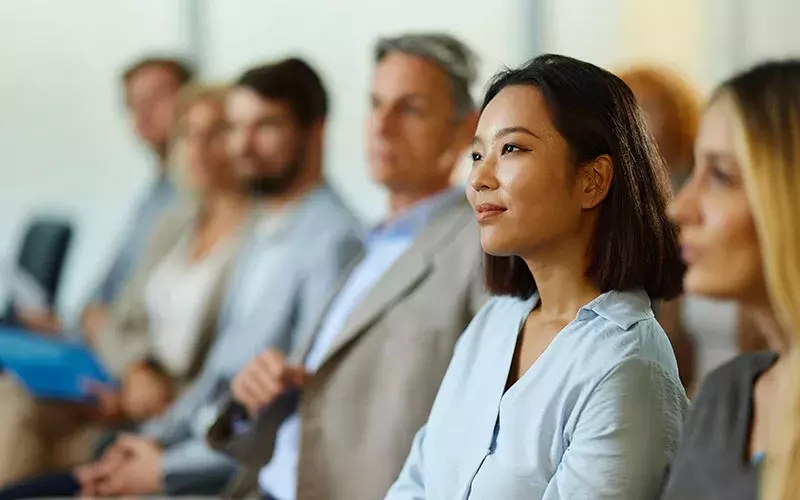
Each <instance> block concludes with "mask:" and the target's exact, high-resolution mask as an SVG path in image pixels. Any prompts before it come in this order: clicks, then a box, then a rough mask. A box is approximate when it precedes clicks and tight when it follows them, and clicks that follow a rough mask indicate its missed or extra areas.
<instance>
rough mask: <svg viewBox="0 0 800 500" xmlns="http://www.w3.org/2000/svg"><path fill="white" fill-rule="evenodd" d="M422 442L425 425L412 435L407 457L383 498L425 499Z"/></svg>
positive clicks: (423, 440) (388, 499)
mask: <svg viewBox="0 0 800 500" xmlns="http://www.w3.org/2000/svg"><path fill="white" fill-rule="evenodd" d="M424 442H425V427H422V428H421V429H420V430H419V431H418V432H417V435H416V436H414V441H413V442H412V444H411V452H410V453H409V455H408V459H406V463H405V465H404V466H403V470H402V471H401V472H400V476H399V477H398V478H397V481H396V482H395V483H394V485H393V486H392V487H391V489H390V490H389V493H387V495H386V499H385V500H425V474H424V472H423V471H424V468H423V463H424V458H425V457H424V455H423V452H422V450H423V444H424Z"/></svg>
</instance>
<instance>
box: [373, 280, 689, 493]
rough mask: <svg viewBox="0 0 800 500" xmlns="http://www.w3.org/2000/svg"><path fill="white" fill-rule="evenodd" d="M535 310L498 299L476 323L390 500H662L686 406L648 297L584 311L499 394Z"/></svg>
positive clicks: (603, 301) (601, 302) (612, 298)
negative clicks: (531, 314)
mask: <svg viewBox="0 0 800 500" xmlns="http://www.w3.org/2000/svg"><path fill="white" fill-rule="evenodd" d="M537 302H538V296H537V295H536V294H534V297H532V298H531V299H529V300H526V301H523V300H517V299H513V298H508V297H505V298H495V299H494V300H492V302H490V303H489V304H487V305H486V306H485V307H484V309H483V310H482V311H481V312H480V313H479V314H478V315H477V316H476V317H475V319H474V320H473V321H472V323H471V324H470V326H469V328H468V329H467V331H466V332H465V333H464V336H463V337H462V338H461V340H460V341H459V345H458V346H457V348H456V352H455V354H454V357H453V360H452V362H451V365H450V367H449V368H448V371H447V374H446V376H445V378H444V381H443V382H442V385H441V387H440V389H439V393H438V395H437V397H436V402H435V403H434V406H433V409H432V410H431V414H430V417H429V419H428V423H427V424H426V426H425V427H423V428H422V429H421V430H420V431H419V433H418V434H417V436H416V437H415V439H414V444H413V445H412V449H411V453H410V455H409V457H408V460H407V462H406V465H405V466H404V468H403V471H402V472H401V473H400V477H399V479H398V480H397V482H396V483H395V485H394V486H393V487H392V488H391V490H390V491H389V493H388V495H387V497H386V498H387V500H456V499H462V500H466V499H470V500H497V499H503V500H522V499H525V500H530V499H545V500H557V499H592V500H604V499H608V500H612V499H613V500H649V499H656V498H658V494H659V489H660V487H661V484H662V480H663V476H664V473H665V471H666V468H667V464H668V463H669V461H670V459H671V458H672V456H673V453H674V450H675V448H676V443H677V441H678V438H679V434H680V430H681V423H682V419H683V414H684V412H685V411H686V407H687V400H686V395H685V393H684V391H683V388H682V386H681V384H680V381H679V379H678V369H677V364H676V362H675V356H674V354H673V351H672V347H671V346H670V343H669V340H668V339H667V336H666V334H665V333H664V331H663V330H662V329H661V327H660V326H659V324H658V323H657V322H656V320H655V318H654V316H653V312H652V310H651V308H650V300H649V298H648V297H647V295H646V294H645V293H644V292H615V291H612V292H608V293H605V294H603V295H601V296H599V297H598V298H596V299H595V300H593V301H592V302H590V303H589V304H587V305H585V306H584V307H583V308H581V310H580V312H579V313H578V315H577V317H576V318H575V319H574V320H573V321H572V322H571V323H569V324H568V325H567V326H566V327H565V328H564V329H563V330H562V331H561V332H559V333H558V335H557V336H556V337H555V338H554V339H553V341H552V343H551V344H550V346H549V347H548V348H547V349H546V350H545V351H544V352H543V353H542V355H541V356H540V357H539V358H538V359H537V360H536V362H535V363H534V364H533V365H532V366H531V367H530V368H529V369H528V371H527V372H526V373H525V374H524V375H523V376H522V377H521V378H520V379H519V380H518V381H517V382H516V383H515V384H513V385H512V386H511V387H510V388H509V389H508V390H507V391H506V390H505V385H506V380H507V378H508V372H509V369H510V366H511V362H512V359H513V356H514V349H515V346H516V343H517V337H518V334H519V332H520V329H521V328H522V325H523V324H524V321H525V319H526V317H527V316H528V314H529V313H530V311H531V310H532V308H533V307H534V306H535V305H536V304H537ZM365 473H368V471H365Z"/></svg>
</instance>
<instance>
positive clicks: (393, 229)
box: [259, 187, 464, 500]
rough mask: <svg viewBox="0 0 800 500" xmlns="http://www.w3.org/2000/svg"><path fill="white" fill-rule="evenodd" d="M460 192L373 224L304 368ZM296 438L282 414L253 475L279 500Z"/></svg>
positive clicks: (290, 484)
mask: <svg viewBox="0 0 800 500" xmlns="http://www.w3.org/2000/svg"><path fill="white" fill-rule="evenodd" d="M457 196H462V197H463V196H464V189H463V188H462V187H458V188H453V189H451V190H447V191H445V192H443V193H440V194H438V195H436V196H434V197H431V198H429V199H427V200H425V201H423V202H421V203H419V204H417V205H416V206H414V207H413V208H411V209H410V210H408V211H406V212H405V213H403V214H401V215H400V216H398V217H397V218H395V219H394V220H391V221H389V222H387V223H386V224H384V225H382V226H379V227H377V228H376V229H374V230H373V231H372V232H371V233H370V234H369V235H368V238H367V241H366V253H365V255H364V258H363V259H362V260H361V262H359V264H358V265H357V266H356V268H355V269H354V270H353V272H352V273H351V274H350V276H349V277H348V279H347V282H346V283H345V285H344V287H343V288H342V289H341V291H340V292H339V293H338V294H337V296H336V298H335V299H334V300H333V302H332V303H331V305H330V307H329V308H328V311H327V313H326V314H325V317H324V319H323V321H322V323H321V326H320V329H319V331H318V332H317V335H316V336H315V338H314V342H313V345H312V346H311V350H310V351H309V353H308V356H307V357H306V361H305V367H306V370H307V371H308V372H311V373H313V372H315V371H316V370H317V369H318V368H319V366H320V364H321V363H322V361H323V360H324V358H325V355H326V354H327V352H328V349H330V347H331V344H332V343H333V341H334V340H335V339H336V336H337V335H338V334H339V332H340V331H341V330H342V328H343V327H344V324H345V322H346V321H347V318H348V317H349V316H350V313H351V312H352V311H353V309H354V308H355V307H356V306H357V305H358V304H359V303H360V302H361V300H362V299H363V298H364V297H365V296H366V295H367V294H368V293H369V291H370V289H371V288H372V287H373V286H374V285H375V283H376V282H377V281H378V280H379V279H380V277H381V276H382V275H383V274H384V273H385V272H386V271H387V270H388V269H389V267H391V265H392V264H393V263H394V262H395V261H396V260H397V259H398V257H400V256H401V255H402V254H403V252H405V251H406V250H407V249H408V247H410V246H411V244H412V243H413V242H414V238H415V237H416V236H417V235H418V234H419V232H420V231H421V230H422V229H423V228H424V227H425V226H426V225H427V223H428V222H429V221H430V219H431V218H432V217H433V216H435V215H436V214H437V212H438V211H439V210H440V209H441V208H442V207H443V206H445V205H447V204H448V202H449V201H450V200H452V199H453V198H455V197H457ZM299 443H300V418H299V415H298V414H297V413H295V414H293V415H291V416H290V417H289V418H287V419H286V420H285V421H284V422H283V424H281V426H280V428H279V429H278V434H277V436H276V439H275V452H274V454H273V456H272V460H271V461H270V463H269V464H267V465H266V466H264V467H263V468H262V469H261V472H260V474H259V486H260V488H261V489H262V490H263V491H265V492H268V493H269V494H270V495H272V496H273V497H275V498H277V499H279V500H294V498H295V496H296V489H297V460H298V452H299Z"/></svg>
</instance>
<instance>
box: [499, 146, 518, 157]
mask: <svg viewBox="0 0 800 500" xmlns="http://www.w3.org/2000/svg"><path fill="white" fill-rule="evenodd" d="M520 150H521V148H520V147H519V146H515V145H513V144H505V145H503V150H502V154H504V155H507V154H509V153H513V152H515V151H520Z"/></svg>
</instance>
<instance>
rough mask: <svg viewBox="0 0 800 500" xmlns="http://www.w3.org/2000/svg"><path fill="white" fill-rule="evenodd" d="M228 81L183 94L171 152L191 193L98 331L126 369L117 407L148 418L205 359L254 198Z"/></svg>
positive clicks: (103, 350)
mask: <svg viewBox="0 0 800 500" xmlns="http://www.w3.org/2000/svg"><path fill="white" fill-rule="evenodd" d="M224 98H225V89H224V88H221V87H209V86H195V87H190V88H188V89H187V90H186V91H185V92H184V94H183V96H182V99H181V101H179V104H178V109H177V115H176V122H175V130H174V132H173V141H172V145H171V148H172V152H171V155H170V156H171V161H172V162H173V168H172V172H173V175H175V176H176V183H177V184H178V186H179V187H180V188H181V191H182V192H183V194H184V195H185V196H184V198H188V199H186V200H184V202H183V203H179V204H177V206H176V207H175V208H174V209H173V210H171V211H170V212H167V213H166V214H165V215H164V216H163V217H162V219H161V220H160V221H159V224H158V225H157V226H156V229H155V231H154V233H153V235H152V237H151V241H150V245H149V248H148V251H147V252H146V253H145V255H144V257H143V259H142V261H141V262H140V264H139V266H138V269H135V271H134V275H133V276H132V278H131V280H130V282H129V284H128V286H127V288H126V289H125V290H124V292H123V295H122V297H121V299H120V300H119V301H118V302H117V303H116V304H115V306H114V308H113V309H112V312H111V319H110V321H109V322H108V325H107V326H106V328H105V329H104V330H102V331H101V332H100V334H99V335H98V336H97V337H96V338H94V339H92V341H93V345H94V347H95V348H96V349H97V351H98V353H99V355H100V356H101V358H102V359H103V360H104V361H105V363H106V364H107V365H108V366H109V367H110V368H111V369H112V370H114V371H115V372H116V373H118V374H119V375H120V376H122V377H123V380H124V383H123V386H122V391H121V394H120V396H121V399H120V400H119V401H115V400H116V399H117V398H114V397H113V395H110V396H111V397H108V396H109V395H105V397H104V398H103V399H105V401H104V403H105V404H107V405H110V406H111V408H110V410H111V411H112V412H113V410H114V406H115V405H116V404H117V403H118V404H119V408H120V409H121V411H122V412H123V414H124V415H125V416H127V417H130V418H132V419H134V420H136V421H142V420H145V419H148V418H151V417H153V416H156V415H157V414H158V413H160V412H161V410H163V409H164V408H165V407H166V405H167V404H169V402H170V396H171V395H172V393H174V392H175V390H180V388H181V387H182V386H183V385H185V384H186V383H187V382H189V381H190V380H191V379H192V378H194V376H195V375H196V374H197V373H198V372H199V370H200V368H201V367H202V364H203V360H204V357H205V353H206V351H207V350H208V348H209V346H210V344H211V341H212V340H213V335H214V332H215V331H216V325H217V315H218V312H219V308H220V305H221V300H222V295H223V292H224V289H225V284H226V281H227V280H226V279H225V278H226V276H227V270H228V268H229V265H230V263H231V262H232V260H233V257H234V255H235V253H236V248H237V245H238V242H239V241H240V238H239V236H240V233H241V232H242V231H243V230H246V228H247V225H246V224H243V223H244V222H245V220H246V218H247V215H248V213H249V208H250V202H249V200H248V197H247V196H246V195H245V191H244V187H243V186H242V184H241V183H240V182H239V181H238V179H237V178H236V175H235V173H234V171H233V169H232V168H231V167H230V164H229V161H228V155H227V151H226V146H225V137H224V135H225V134H224V132H225V116H224V104H225V103H224Z"/></svg>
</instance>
